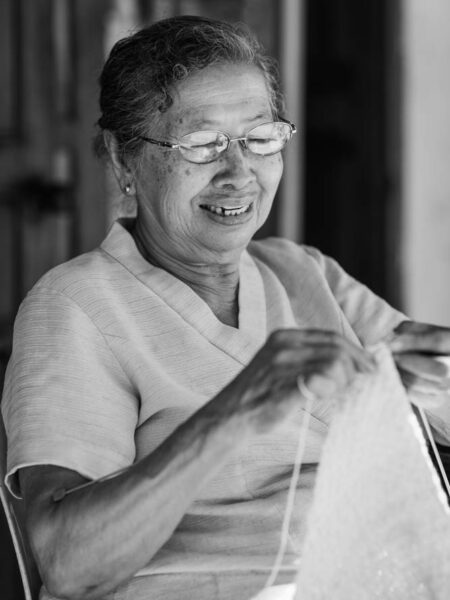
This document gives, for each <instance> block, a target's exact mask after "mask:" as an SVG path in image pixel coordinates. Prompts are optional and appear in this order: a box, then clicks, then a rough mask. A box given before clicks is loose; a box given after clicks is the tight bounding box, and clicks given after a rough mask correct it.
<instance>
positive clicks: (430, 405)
mask: <svg viewBox="0 0 450 600" xmlns="http://www.w3.org/2000/svg"><path fill="white" fill-rule="evenodd" d="M408 396H409V400H410V401H411V402H412V404H415V405H416V406H419V407H420V408H423V409H424V410H431V411H432V410H436V409H438V408H440V407H441V406H443V405H444V404H445V403H446V402H448V398H446V397H445V395H444V394H430V393H422V392H420V391H417V390H414V391H412V392H411V393H409V394H408Z"/></svg>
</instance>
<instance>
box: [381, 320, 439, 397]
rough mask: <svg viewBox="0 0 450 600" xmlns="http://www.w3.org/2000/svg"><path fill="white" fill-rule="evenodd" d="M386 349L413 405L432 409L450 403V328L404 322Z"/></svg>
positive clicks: (396, 330) (395, 331) (394, 332)
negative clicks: (388, 349)
mask: <svg viewBox="0 0 450 600" xmlns="http://www.w3.org/2000/svg"><path fill="white" fill-rule="evenodd" d="M388 345H389V347H390V349H391V352H392V353H393V356H394V360H395V362H396V365H397V368H398V370H399V373H400V375H401V378H402V381H403V384H404V386H405V388H406V389H407V390H408V392H409V394H410V396H411V397H412V398H411V399H412V401H413V402H414V403H416V404H418V405H419V406H422V407H423V408H432V407H436V406H439V405H440V404H442V403H443V402H445V401H450V328H447V327H440V326H437V325H430V324H428V323H418V322H415V321H404V322H403V323H401V324H400V325H399V326H398V327H397V328H396V329H394V331H393V334H392V336H391V338H390V339H389V340H388ZM439 356H440V357H447V360H446V361H445V362H441V361H440V360H439V359H438V357H439Z"/></svg>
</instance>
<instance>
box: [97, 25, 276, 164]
mask: <svg viewBox="0 0 450 600" xmlns="http://www.w3.org/2000/svg"><path fill="white" fill-rule="evenodd" d="M221 63H232V64H248V65H254V66H256V67H258V68H259V69H261V71H262V73H263V75H264V77H265V79H266V83H267V87H268V91H269V94H270V100H271V104H272V111H273V113H274V116H276V115H277V114H279V113H280V112H282V105H283V99H282V94H281V91H280V87H279V83H278V77H277V69H276V65H275V61H273V59H271V58H269V57H268V56H267V55H266V54H265V53H264V51H263V49H262V47H261V45H260V44H259V43H258V41H257V40H256V38H255V37H254V36H253V35H252V34H251V33H250V32H249V31H248V30H247V29H246V28H244V27H243V26H240V25H233V24H231V23H226V22H221V21H215V20H212V19H206V18H203V17H192V16H180V17H173V18H170V19H164V20H162V21H158V22H156V23H154V24H153V25H150V26H149V27H145V28H144V29H141V30H139V31H137V32H136V33H135V34H133V35H131V36H129V37H126V38H123V39H121V40H119V41H118V42H117V43H116V44H115V45H114V47H113V48H112V50H111V53H110V55H109V58H108V60H107V61H106V63H105V65H104V68H103V71H102V73H101V75H100V79H99V83H100V109H101V113H102V114H101V117H100V119H99V120H98V122H97V124H98V126H99V131H98V133H97V135H96V137H95V139H94V149H95V152H96V154H97V155H98V156H100V157H102V156H105V155H106V154H107V149H106V146H105V143H104V137H103V131H104V130H109V131H111V132H112V133H113V134H114V136H115V138H116V140H117V143H118V150H119V155H120V158H121V160H122V161H124V162H126V160H127V159H135V158H137V157H138V156H139V154H140V151H141V150H142V147H143V141H142V140H141V139H140V136H141V135H146V134H147V132H148V128H149V125H150V123H151V122H152V120H153V119H154V118H155V117H156V115H157V113H158V112H164V111H165V110H167V109H168V108H169V107H170V106H171V104H172V103H173V98H172V96H171V88H172V87H173V85H174V84H175V83H176V82H177V81H180V80H182V79H185V78H186V77H189V75H190V74H192V73H195V72H197V71H199V70H201V69H204V68H206V67H208V66H210V65H213V64H221Z"/></svg>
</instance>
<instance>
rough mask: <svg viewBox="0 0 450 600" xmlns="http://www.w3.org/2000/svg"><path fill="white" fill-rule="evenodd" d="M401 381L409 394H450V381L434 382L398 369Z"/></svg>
mask: <svg viewBox="0 0 450 600" xmlns="http://www.w3.org/2000/svg"><path fill="white" fill-rule="evenodd" d="M398 371H399V374H400V377H401V380H402V383H403V385H404V386H405V388H406V389H407V390H408V392H412V391H414V392H418V393H421V394H448V393H450V379H448V378H446V379H440V380H432V379H427V378H425V377H420V376H418V375H416V374H415V373H411V372H410V371H407V370H404V369H402V368H399V369H398Z"/></svg>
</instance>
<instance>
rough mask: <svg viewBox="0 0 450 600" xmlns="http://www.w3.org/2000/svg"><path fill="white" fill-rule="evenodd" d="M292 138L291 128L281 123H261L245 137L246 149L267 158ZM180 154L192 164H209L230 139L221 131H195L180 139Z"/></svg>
mask: <svg viewBox="0 0 450 600" xmlns="http://www.w3.org/2000/svg"><path fill="white" fill-rule="evenodd" d="M291 136H292V127H291V125H290V124H289V123H284V122H282V121H279V122H274V123H263V124H262V125H258V126H257V127H254V128H253V129H252V130H251V131H249V132H248V133H247V135H246V136H245V145H246V147H247V148H248V149H249V150H250V151H251V152H253V153H254V154H259V155H261V156H267V155H270V154H275V153H276V152H280V150H282V149H283V147H284V146H285V145H286V143H287V142H288V141H289V140H290V138H291ZM179 143H180V146H179V148H180V152H181V153H182V154H183V156H184V157H185V158H186V159H187V160H190V161H192V162H200V163H201V162H211V161H213V160H215V159H216V158H218V157H219V156H220V154H222V152H224V151H225V150H226V149H227V148H228V146H229V143H230V138H229V137H228V135H226V134H225V133H222V132H221V131H195V132H193V133H189V134H187V135H185V136H183V137H182V138H181V139H180V142H179Z"/></svg>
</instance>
